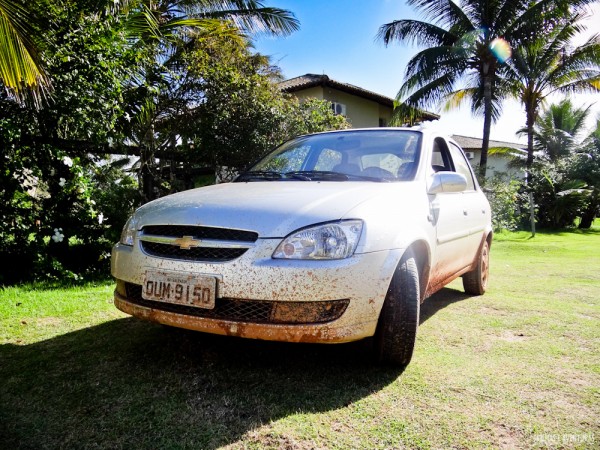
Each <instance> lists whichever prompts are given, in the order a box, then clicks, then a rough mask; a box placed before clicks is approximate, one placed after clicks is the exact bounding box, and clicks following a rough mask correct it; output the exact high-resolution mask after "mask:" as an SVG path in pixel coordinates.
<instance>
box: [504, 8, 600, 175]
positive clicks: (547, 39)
mask: <svg viewBox="0 0 600 450" xmlns="http://www.w3.org/2000/svg"><path fill="white" fill-rule="evenodd" d="M584 17H585V16H584V15H583V14H580V13H575V14H573V15H571V16H570V17H568V18H567V19H566V20H564V21H562V22H561V23H559V24H558V25H557V26H556V27H555V28H554V29H552V30H551V31H549V32H548V33H546V34H545V35H542V36H539V37H537V38H535V39H532V40H530V41H528V42H526V43H524V45H522V46H520V47H519V48H517V49H515V51H514V52H513V57H512V60H511V61H510V63H509V64H508V65H507V67H506V69H507V70H506V71H505V80H503V83H504V88H505V89H506V91H507V92H509V93H510V94H512V96H514V97H516V98H518V99H519V100H520V101H521V103H522V104H523V106H524V108H525V113H526V132H527V167H528V168H530V167H531V165H532V163H533V154H534V150H535V145H534V140H535V137H536V136H537V137H538V140H539V139H543V136H552V137H553V138H557V136H556V134H555V133H552V130H551V129H548V130H544V129H543V127H547V128H553V129H554V130H561V132H562V133H565V132H566V133H569V132H573V131H575V128H573V129H569V128H565V127H566V126H567V125H568V124H567V123H566V122H565V123H558V122H557V121H559V120H567V118H568V117H570V120H573V121H575V122H573V123H572V124H570V127H575V126H581V119H582V118H583V119H585V116H586V111H587V110H585V111H583V110H580V111H576V110H574V109H573V106H572V104H571V103H570V102H564V101H563V102H561V103H559V104H558V105H555V106H553V107H552V108H551V109H550V110H549V112H548V114H547V115H546V116H545V117H544V120H543V121H542V122H541V123H540V127H542V131H548V132H550V134H546V133H542V134H540V133H535V130H534V127H535V124H536V121H537V119H538V115H539V111H540V108H541V106H542V105H543V104H544V102H545V100H546V98H548V96H549V95H551V94H554V93H566V94H569V93H573V92H599V91H600V35H598V34H596V35H594V36H592V37H591V38H590V39H589V40H588V41H587V42H586V43H585V44H583V45H581V46H578V47H576V48H573V47H572V46H571V45H570V42H571V40H572V38H573V37H574V36H575V35H576V34H578V33H580V32H581V31H583V30H584V28H583V26H581V20H582V19H583V18H584ZM556 125H559V126H556ZM563 141H564V139H563ZM563 143H566V141H564V142H563ZM555 144H558V142H555ZM548 145H549V146H548V147H546V150H547V151H548V152H549V154H550V156H551V157H556V156H558V155H557V154H555V151H554V150H553V145H552V144H551V143H548ZM557 151H559V150H557Z"/></svg>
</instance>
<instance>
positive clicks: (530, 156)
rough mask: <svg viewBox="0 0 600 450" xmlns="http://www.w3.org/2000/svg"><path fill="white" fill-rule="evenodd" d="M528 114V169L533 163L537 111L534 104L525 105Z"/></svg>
mask: <svg viewBox="0 0 600 450" xmlns="http://www.w3.org/2000/svg"><path fill="white" fill-rule="evenodd" d="M525 109H526V110H527V111H526V114H527V119H526V120H527V124H526V125H527V171H529V169H531V166H532V164H533V126H534V125H535V111H534V110H533V107H532V106H527V105H526V106H525Z"/></svg>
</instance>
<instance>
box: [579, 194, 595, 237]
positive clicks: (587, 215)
mask: <svg viewBox="0 0 600 450" xmlns="http://www.w3.org/2000/svg"><path fill="white" fill-rule="evenodd" d="M599 203H600V197H599V195H598V191H597V190H596V192H595V193H594V195H592V198H591V201H590V204H589V205H588V207H587V208H586V209H585V211H583V214H581V222H579V228H581V229H582V230H589V229H590V228H591V227H592V224H593V223H594V219H596V216H597V214H598V209H599V206H600V205H599Z"/></svg>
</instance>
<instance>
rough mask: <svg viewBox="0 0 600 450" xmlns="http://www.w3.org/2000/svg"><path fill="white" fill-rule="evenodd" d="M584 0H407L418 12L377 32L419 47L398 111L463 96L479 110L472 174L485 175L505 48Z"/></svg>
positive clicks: (541, 31) (453, 102)
mask: <svg viewBox="0 0 600 450" xmlns="http://www.w3.org/2000/svg"><path fill="white" fill-rule="evenodd" d="M590 2H591V0H581V1H570V2H566V1H564V0H540V1H534V2H531V1H528V0H464V1H462V2H460V3H457V2H454V1H452V0H444V1H437V0H410V1H409V4H411V5H414V6H415V7H416V8H417V9H418V10H419V12H420V13H422V14H423V15H424V16H425V19H426V20H412V19H402V20H396V21H393V22H390V23H387V24H385V25H383V26H382V27H381V28H380V30H379V34H378V38H379V39H381V40H382V41H383V42H384V43H385V44H386V45H388V44H390V43H392V42H395V41H399V42H407V43H415V44H417V45H419V46H421V47H424V49H423V50H421V51H419V52H418V53H417V54H416V55H415V56H413V57H412V58H411V60H410V61H409V62H408V65H407V67H406V71H405V76H404V83H403V84H402V86H401V88H400V90H399V92H398V101H399V102H401V105H402V107H401V108H399V109H398V111H399V113H401V114H411V113H412V114H414V112H415V111H416V110H417V109H419V108H430V107H434V106H437V105H438V104H439V103H441V102H446V105H447V106H448V107H455V106H458V105H460V104H461V103H462V102H463V101H466V100H469V101H470V102H471V108H472V111H473V113H474V114H481V115H483V118H484V123H483V133H482V136H483V143H482V152H481V160H480V175H481V177H482V178H483V177H485V173H486V165H487V154H488V149H489V137H490V130H491V124H492V121H494V120H496V119H497V118H498V117H499V115H500V113H501V110H502V100H503V99H504V98H505V96H506V95H507V91H506V90H503V89H500V86H499V80H500V77H501V72H502V68H503V64H504V62H505V61H506V60H507V59H508V58H509V57H510V51H511V49H517V48H520V47H521V46H524V45H527V43H528V42H530V41H531V40H532V39H534V38H535V37H536V36H539V37H540V38H542V37H543V36H545V35H546V34H547V33H549V32H551V31H552V30H553V29H554V27H555V26H556V24H557V23H560V22H561V21H564V18H565V16H566V15H568V14H569V12H570V11H571V10H573V9H579V8H580V7H582V6H584V5H585V4H587V3H590Z"/></svg>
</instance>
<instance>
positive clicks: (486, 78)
mask: <svg viewBox="0 0 600 450" xmlns="http://www.w3.org/2000/svg"><path fill="white" fill-rule="evenodd" d="M490 72H491V73H490ZM493 78H494V74H493V71H490V67H489V64H487V63H486V64H484V68H483V96H484V97H483V99H484V109H483V140H482V142H481V159H480V160H479V182H480V183H481V184H484V183H485V174H486V171H487V160H488V150H489V148H490V132H491V129H492V88H493V86H492V83H493Z"/></svg>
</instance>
